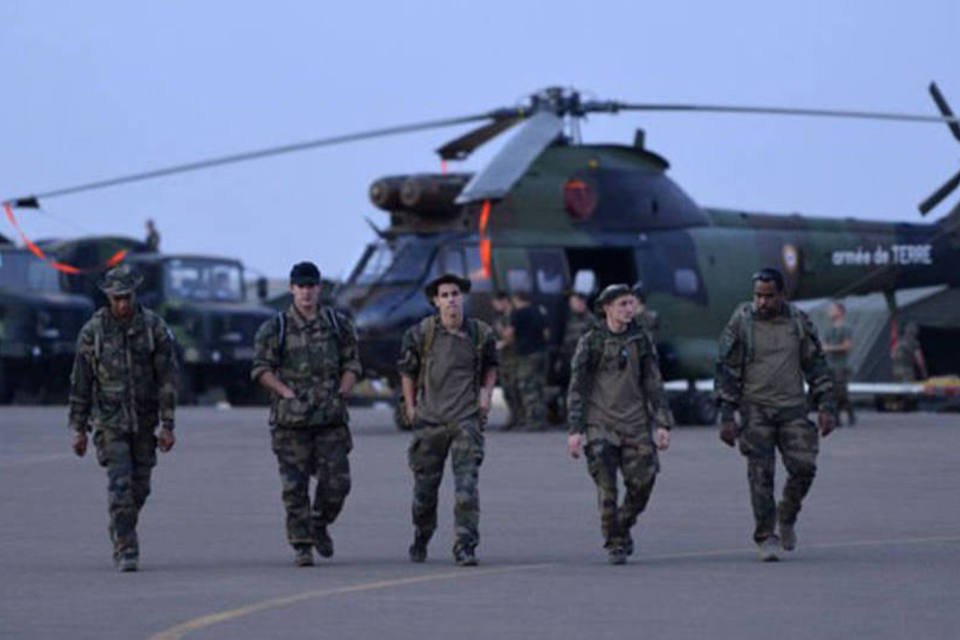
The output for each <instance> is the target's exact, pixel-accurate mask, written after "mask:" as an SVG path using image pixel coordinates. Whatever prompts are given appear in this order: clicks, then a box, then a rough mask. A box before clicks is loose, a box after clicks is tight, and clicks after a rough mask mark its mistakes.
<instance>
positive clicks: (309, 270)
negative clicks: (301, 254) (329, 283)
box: [290, 262, 320, 286]
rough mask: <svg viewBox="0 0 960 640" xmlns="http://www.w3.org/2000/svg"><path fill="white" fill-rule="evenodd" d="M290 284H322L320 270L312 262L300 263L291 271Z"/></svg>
mask: <svg viewBox="0 0 960 640" xmlns="http://www.w3.org/2000/svg"><path fill="white" fill-rule="evenodd" d="M290 284H297V285H300V286H306V285H311V284H320V269H318V268H317V265H315V264H313V263H312V262H298V263H297V264H295V265H293V268H292V269H290Z"/></svg>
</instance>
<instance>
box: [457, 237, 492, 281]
mask: <svg viewBox="0 0 960 640" xmlns="http://www.w3.org/2000/svg"><path fill="white" fill-rule="evenodd" d="M463 256H464V258H466V261H467V277H469V278H470V287H471V288H470V290H471V291H490V290H492V289H493V284H492V283H491V282H490V278H489V277H488V276H487V275H486V274H485V273H484V272H483V261H482V260H481V259H480V247H479V246H477V245H475V244H472V245H466V246H465V247H464V248H463Z"/></svg>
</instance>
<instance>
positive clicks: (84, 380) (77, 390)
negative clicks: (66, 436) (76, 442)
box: [68, 327, 96, 433]
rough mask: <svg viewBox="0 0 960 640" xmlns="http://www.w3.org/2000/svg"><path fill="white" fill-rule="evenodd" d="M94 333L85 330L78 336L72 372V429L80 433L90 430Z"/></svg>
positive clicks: (70, 417)
mask: <svg viewBox="0 0 960 640" xmlns="http://www.w3.org/2000/svg"><path fill="white" fill-rule="evenodd" d="M93 342H94V338H93V332H92V331H90V330H89V329H88V328H87V327H84V328H83V331H81V332H80V335H79V336H77V350H76V354H75V355H74V357H73V369H72V370H71V371H70V401H69V402H70V410H69V417H68V424H69V425H70V429H72V430H73V431H77V432H80V433H86V432H87V431H89V430H90V426H89V424H88V422H89V420H90V407H91V405H92V403H93V385H94V376H95V375H96V373H95V372H94V370H93Z"/></svg>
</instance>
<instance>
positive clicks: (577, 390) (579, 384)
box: [567, 332, 592, 434]
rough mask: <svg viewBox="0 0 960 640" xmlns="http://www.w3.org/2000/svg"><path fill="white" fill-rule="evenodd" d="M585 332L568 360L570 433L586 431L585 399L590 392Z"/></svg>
mask: <svg viewBox="0 0 960 640" xmlns="http://www.w3.org/2000/svg"><path fill="white" fill-rule="evenodd" d="M591 334H592V332H587V333H586V334H584V335H583V336H581V337H580V339H579V340H578V341H577V348H576V350H575V351H574V352H573V359H572V360H571V361H570V385H569V386H568V387H567V424H568V425H569V432H570V433H571V434H582V433H583V432H584V431H586V427H587V425H586V422H585V420H586V406H585V405H586V401H587V398H588V396H589V393H590V383H591V380H590V372H589V371H588V368H589V363H590V336H591Z"/></svg>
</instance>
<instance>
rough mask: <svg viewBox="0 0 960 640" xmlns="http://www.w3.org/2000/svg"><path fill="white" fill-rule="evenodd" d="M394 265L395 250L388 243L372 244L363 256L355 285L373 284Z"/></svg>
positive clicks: (354, 280) (354, 279) (355, 277)
mask: <svg viewBox="0 0 960 640" xmlns="http://www.w3.org/2000/svg"><path fill="white" fill-rule="evenodd" d="M391 264H393V249H392V248H391V247H390V245H388V244H386V243H381V244H371V245H370V246H369V247H367V252H366V254H365V255H364V256H363V259H362V262H361V264H360V268H359V269H357V272H356V275H355V276H354V278H353V282H354V284H373V283H374V282H376V281H377V280H379V279H380V278H381V277H382V276H383V274H384V273H385V272H386V270H387V269H389V268H390V265H391Z"/></svg>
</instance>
